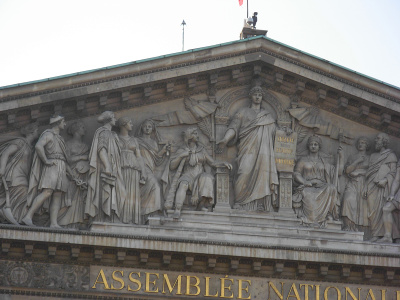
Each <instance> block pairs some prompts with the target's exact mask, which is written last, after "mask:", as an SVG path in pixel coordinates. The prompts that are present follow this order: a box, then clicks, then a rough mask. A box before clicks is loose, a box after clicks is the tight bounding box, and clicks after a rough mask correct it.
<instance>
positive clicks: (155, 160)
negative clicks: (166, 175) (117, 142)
mask: <svg viewBox="0 0 400 300" xmlns="http://www.w3.org/2000/svg"><path fill="white" fill-rule="evenodd" d="M138 142H139V146H140V151H141V154H142V158H143V161H144V166H145V168H146V175H147V179H146V183H145V184H144V185H143V186H141V187H140V197H141V213H142V215H148V214H151V213H153V212H156V211H158V210H161V208H162V204H161V203H162V201H161V187H160V184H159V182H158V180H157V178H156V176H155V175H154V171H155V168H156V166H159V165H161V164H162V162H163V161H164V158H163V157H161V156H159V155H158V154H157V153H158V145H157V142H156V141H154V145H151V144H150V143H149V142H148V141H146V140H145V139H144V138H140V137H139V138H138Z"/></svg>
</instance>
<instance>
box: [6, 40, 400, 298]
mask: <svg viewBox="0 0 400 300" xmlns="http://www.w3.org/2000/svg"><path fill="white" fill-rule="evenodd" d="M399 102H400V89H399V88H398V87H394V86H391V85H388V84H386V83H384V82H380V81H378V80H375V79H372V78H369V77H367V76H364V75H362V74H359V73H357V72H355V71H352V70H348V69H346V68H343V67H341V66H338V65H335V64H333V63H331V62H329V61H326V60H323V59H321V58H318V57H315V56H312V55H309V54H307V53H304V52H301V51H299V50H297V49H294V48H291V47H289V46H287V45H284V44H281V43H278V42H276V41H274V40H272V39H269V38H266V37H254V38H249V39H246V40H241V41H236V42H232V43H226V44H221V45H216V46H211V47H206V48H201V49H195V50H190V51H186V52H182V53H177V54H171V55H165V56H161V57H156V58H152V59H147V60H142V61H137V62H131V63H126V64H121V65H116V66H111V67H106V68H101V69H97V70H92V71H86V72H79V73H75V74H70V75H65V76H59V77H56V78H49V79H45V80H39V81H35V82H30V83H23V84H17V85H13V86H7V87H1V88H0V132H1V134H0V175H2V177H1V180H2V181H3V183H2V186H1V187H0V246H1V251H2V254H1V256H0V294H9V295H13V294H20V293H22V294H23V295H25V296H26V297H27V298H26V299H29V297H31V296H41V297H56V296H57V297H58V296H60V297H68V298H79V297H86V298H90V299H92V298H96V297H99V298H101V297H103V298H106V297H109V298H111V297H117V296H121V297H129V296H131V295H133V296H134V297H144V298H143V299H150V298H151V299H161V298H162V297H163V296H165V294H168V292H164V291H165V290H164V288H165V287H164V283H165V282H166V281H165V280H166V278H168V276H172V277H171V278H174V280H175V278H177V279H176V280H177V282H178V281H179V280H180V278H181V277H179V276H181V275H182V274H184V275H182V276H183V277H185V276H186V277H187V280H188V281H187V282H186V284H185V283H182V286H184V288H183V289H184V290H186V294H185V293H179V292H178V291H179V289H178V288H177V289H178V290H177V292H176V293H172V292H171V291H172V290H173V289H174V287H175V285H174V286H173V287H171V284H169V285H168V287H169V290H170V293H169V294H168V296H171V297H174V299H190V298H193V297H191V296H195V291H200V290H201V293H202V294H201V295H202V296H203V297H205V298H207V297H211V296H210V294H209V293H211V294H213V295H216V294H215V293H217V294H218V295H219V296H221V297H220V298H224V297H222V295H231V294H229V291H231V289H230V288H228V287H227V285H224V284H225V283H222V282H225V281H223V280H222V278H220V277H223V276H225V275H226V276H231V277H232V278H234V279H232V280H233V281H232V283H233V286H235V289H236V290H235V292H233V290H232V293H233V294H234V297H232V298H234V299H253V298H251V296H249V294H250V292H251V294H252V295H253V297H254V299H255V296H256V295H257V297H259V298H260V299H264V298H265V295H266V294H265V293H267V290H266V288H265V287H266V286H268V293H269V294H268V295H273V293H275V294H276V297H278V298H280V299H286V298H291V297H292V298H298V297H297V296H296V295H297V291H295V290H296V287H297V289H299V290H300V289H301V285H302V284H303V286H304V283H306V284H311V285H313V287H314V286H315V287H317V286H318V289H319V287H320V285H319V284H321V294H320V299H323V297H325V298H326V297H328V298H326V299H331V297H332V299H336V298H333V297H336V295H339V294H340V293H341V294H342V295H346V296H347V294H348V293H350V292H351V293H350V294H355V293H356V291H358V292H359V293H361V294H360V295H361V296H359V298H360V297H361V298H362V299H368V297H371V299H372V298H374V297H375V296H376V295H380V296H382V295H384V294H385V293H387V294H386V295H387V299H395V298H394V297H395V296H396V297H400V296H399V295H400V291H398V286H399V285H400V268H399V267H398V266H399V264H400V247H399V246H398V243H399V242H400V211H399V209H400V204H398V203H399V201H400V200H399V199H400V196H399V195H398V194H396V193H397V190H398V186H397V185H400V173H399V174H397V175H396V173H398V171H397V168H398V167H397V164H398V163H397V158H398V157H400V139H399V138H400V103H399ZM65 121H66V123H67V124H64V123H65ZM37 126H38V127H39V132H37V130H36V128H37ZM20 133H21V134H20ZM38 133H40V137H39V135H38ZM21 135H23V137H21ZM396 186H397V189H396ZM391 196H394V197H392V198H394V199H392V198H390V197H391ZM388 199H389V200H390V199H391V201H392V202H391V204H393V205H392V206H390V205H388V204H387V203H386V202H387V201H386V200H388ZM391 217H392V218H391ZM153 271H154V272H153ZM124 272H125V273H124ZM135 272H136V273H135ZM140 272H141V274H142V277H141V278H140V275H139V274H140ZM49 274H59V276H56V278H51V275H49ZM124 274H125V275H124ZM128 274H129V276H128ZM132 274H136V275H137V276H139V277H135V276H133V277H134V278H133V277H130V276H131V275H132ZM144 274H146V275H144ZM149 274H150V275H149ZM154 274H157V275H154ZM179 274H181V275H179ZM166 275H167V276H166ZM143 276H146V277H145V278H144V277H143ZM151 276H153V278H152V279H150V277H151ZM154 276H156V277H157V278H161V277H162V276H164V277H163V278H164V281H162V280H160V281H159V282H156V279H155V278H156V277H154ZM196 276H198V277H196ZM35 277H38V278H40V280H39V279H32V278H35ZM119 277H121V278H122V277H123V280H122V279H120V278H119ZM183 277H182V278H183ZM186 277H185V278H186ZM195 278H204V280H205V281H204V282H201V285H202V287H201V288H200V285H198V284H199V283H197V285H198V287H197V288H196V284H195V283H193V282H195ZM207 278H208V279H207ZM210 278H212V279H211V281H213V282H210ZM142 279H143V280H142ZM192 279H193V282H191V280H192ZM214 279H215V280H214ZM250 279H251V280H253V286H252V288H251V290H250V285H249V286H247V287H246V284H244V283H243V282H250V281H251V280H250ZM121 280H122V281H121ZM141 280H142V281H141ZM182 280H183V279H182ZM185 280H186V279H185ZM199 280H200V279H199ZM227 280H228V279H227ZM229 280H230V279H229ZM265 280H267V281H268V282H267V281H265ZM283 280H285V281H287V282H289V281H290V284H287V286H285V287H284V283H282V287H281V289H280V283H279V282H280V281H283ZM236 281H237V282H236ZM303 281H304V282H303ZM199 282H200V281H199ZM271 282H272V285H271ZM132 283H134V285H136V286H135V287H138V289H137V290H136V291H135V293H134V294H132V290H129V289H128V288H127V287H129V284H131V285H130V287H132V288H133V286H132ZM168 283H169V281H168ZM171 283H172V281H171ZM292 283H293V285H292ZM242 284H244V285H242ZM349 284H350V285H349ZM203 285H204V286H203ZM278 285H279V286H278ZM116 286H123V287H122V288H121V289H119V288H115V287H116ZM139 286H143V288H140V287H139ZM179 286H180V284H179ZM293 286H294V287H293ZM130 287H129V288H130ZM151 287H152V288H153V289H152V288H151ZM277 287H278V288H277ZM358 287H360V290H358ZM157 288H158V290H157ZM246 288H247V289H246ZM271 288H272V289H273V291H275V292H271ZM383 288H384V289H385V291H386V292H383V291H382V290H383ZM199 289H200V290H199ZM316 289H317V288H316ZM329 289H331V290H329ZM333 289H335V290H337V292H335V291H333ZM155 290H157V291H159V292H157V293H156V292H155ZM161 290H162V291H163V292H161ZM264 290H265V291H264ZM349 290H350V292H349ZM56 291H57V293H59V294H57V295H56V294H54V293H55V292H56ZM153 292H154V294H153ZM199 293H200V292H199ZM225 293H226V294H225ZM279 293H281V294H282V295H280V294H279ZM310 293H311V291H310ZM324 293H326V295H327V296H324ZM335 293H336V294H335ZM374 293H375V294H374ZM233 294H232V295H233ZM239 295H242V296H239ZM373 295H374V296H373ZM219 296H213V297H215V298H218V297H219ZM146 297H147V298H146ZM149 297H150V298H149ZM249 297H250V298H249ZM263 297H264V298H263ZM271 297H272V296H271ZM284 297H286V298H284ZM310 297H311V296H310ZM337 297H339V296H337ZM354 297H356V296H354ZM354 297H353V299H355V298H354ZM205 298H204V299H205ZM225 298H227V297H225ZM339 298H340V297H339ZM361 298H360V299H361ZM21 299H25V298H21ZM202 299H203V298H202ZM257 299H258V298H257ZM265 299H266V298H265ZM268 299H269V298H268ZM301 299H303V298H301ZM377 299H378V298H377ZM382 299H384V298H383V296H382Z"/></svg>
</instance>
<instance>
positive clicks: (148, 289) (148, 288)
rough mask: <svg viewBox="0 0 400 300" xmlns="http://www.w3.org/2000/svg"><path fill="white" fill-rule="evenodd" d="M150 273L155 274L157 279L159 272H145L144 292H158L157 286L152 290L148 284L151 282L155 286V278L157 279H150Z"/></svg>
mask: <svg viewBox="0 0 400 300" xmlns="http://www.w3.org/2000/svg"><path fill="white" fill-rule="evenodd" d="M150 275H156V276H157V279H158V278H159V274H158V273H147V272H146V290H145V292H146V293H158V288H157V287H156V290H154V291H151V290H150V284H152V285H153V286H154V287H155V285H156V280H157V279H154V281H150Z"/></svg>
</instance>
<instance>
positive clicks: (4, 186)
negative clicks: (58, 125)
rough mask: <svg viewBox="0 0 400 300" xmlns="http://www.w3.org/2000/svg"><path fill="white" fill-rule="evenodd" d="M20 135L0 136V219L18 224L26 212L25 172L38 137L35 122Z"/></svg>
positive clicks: (28, 170) (26, 173) (27, 171)
mask: <svg viewBox="0 0 400 300" xmlns="http://www.w3.org/2000/svg"><path fill="white" fill-rule="evenodd" d="M20 132H21V134H22V137H2V138H1V139H0V179H1V184H0V208H1V209H0V222H5V223H11V224H14V225H19V223H21V220H22V218H23V217H24V216H25V214H26V210H27V209H26V208H27V194H28V186H29V176H30V174H29V172H30V169H31V163H32V155H33V145H32V143H33V142H34V141H35V140H36V139H37V137H38V126H37V124H36V123H31V124H28V125H26V126H24V127H22V128H21V130H20Z"/></svg>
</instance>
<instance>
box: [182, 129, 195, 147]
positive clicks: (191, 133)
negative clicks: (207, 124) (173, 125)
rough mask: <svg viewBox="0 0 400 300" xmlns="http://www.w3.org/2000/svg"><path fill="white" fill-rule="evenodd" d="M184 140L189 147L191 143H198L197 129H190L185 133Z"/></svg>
mask: <svg viewBox="0 0 400 300" xmlns="http://www.w3.org/2000/svg"><path fill="white" fill-rule="evenodd" d="M183 140H184V141H185V144H186V145H189V142H190V141H194V142H197V141H198V140H199V132H198V131H197V128H196V127H190V128H188V129H186V130H185V131H184V132H183Z"/></svg>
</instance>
